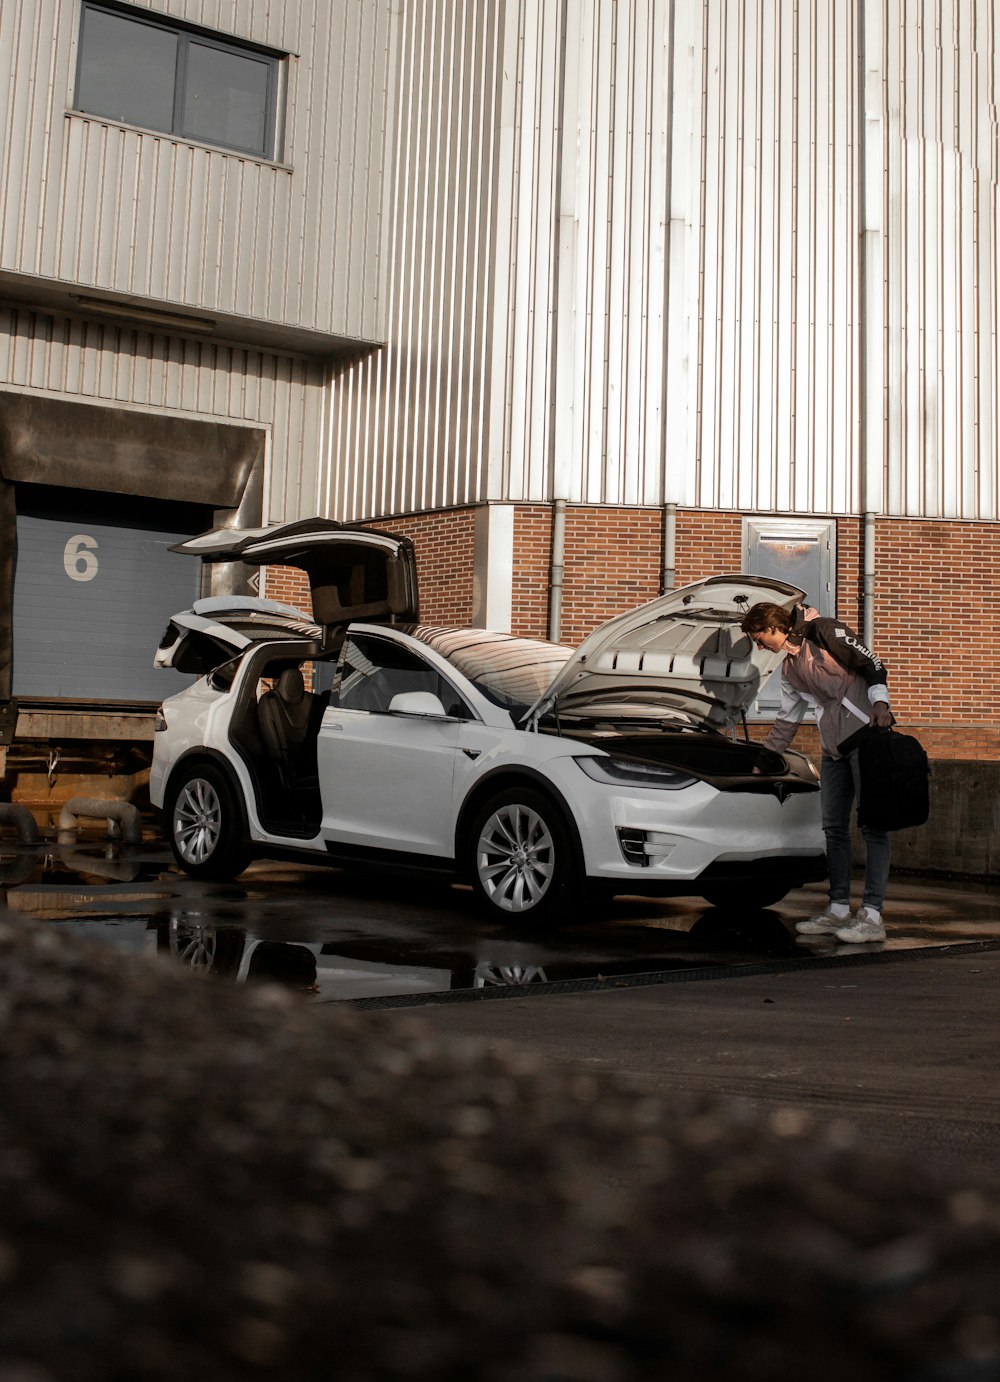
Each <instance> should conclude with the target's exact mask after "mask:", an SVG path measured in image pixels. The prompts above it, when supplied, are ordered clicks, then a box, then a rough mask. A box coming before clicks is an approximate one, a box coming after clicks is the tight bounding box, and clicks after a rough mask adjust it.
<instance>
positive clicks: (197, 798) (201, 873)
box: [166, 763, 251, 879]
mask: <svg viewBox="0 0 1000 1382" xmlns="http://www.w3.org/2000/svg"><path fill="white" fill-rule="evenodd" d="M166 824H167V832H168V835H169V838H170V847H171V849H172V850H173V852H174V858H175V859H176V860H177V862H178V863H179V864H180V866H181V868H182V869H184V870H185V872H186V873H189V874H190V875H191V877H192V878H209V879H228V878H235V877H236V875H237V874H239V873H242V872H243V870H244V869H245V868H246V866H247V864H249V862H250V858H251V850H250V844H249V841H248V840H247V828H246V817H245V815H244V812H243V809H242V806H241V804H240V802H239V801H238V800H237V798H236V794H235V793H234V792H233V789H232V787H231V786H230V785H229V780H228V778H227V777H226V775H225V774H224V773H223V772H222V771H221V770H220V769H219V768H216V767H214V766H213V765H212V764H211V763H200V764H198V765H197V766H196V767H192V768H189V769H188V770H187V771H186V772H184V773H183V774H182V775H181V777H179V778H178V780H177V782H176V784H175V786H174V787H173V789H172V790H171V793H170V800H169V802H168V803H167V811H166Z"/></svg>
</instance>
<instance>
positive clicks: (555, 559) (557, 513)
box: [549, 499, 566, 643]
mask: <svg viewBox="0 0 1000 1382" xmlns="http://www.w3.org/2000/svg"><path fill="white" fill-rule="evenodd" d="M565 559H566V500H565V499H554V500H553V501H552V557H551V560H550V563H549V638H550V639H551V640H552V642H553V643H558V642H559V634H560V631H561V628H562V593H563V571H564V570H565Z"/></svg>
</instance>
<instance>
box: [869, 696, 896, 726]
mask: <svg viewBox="0 0 1000 1382" xmlns="http://www.w3.org/2000/svg"><path fill="white" fill-rule="evenodd" d="M871 722H872V724H873V725H877V726H878V727H879V729H889V728H891V726H892V725H893V724H894V723H895V721H894V719H893V715H892V711H891V710H890V709H889V707H888V706H887V705H886V703H885V701H876V702H875V704H874V706H873V707H872V720H871Z"/></svg>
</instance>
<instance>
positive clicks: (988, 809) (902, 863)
mask: <svg viewBox="0 0 1000 1382" xmlns="http://www.w3.org/2000/svg"><path fill="white" fill-rule="evenodd" d="M892 862H893V867H894V868H903V869H916V870H924V871H928V872H938V873H947V874H952V873H954V874H963V875H965V876H967V877H980V878H989V879H994V878H996V879H1000V763H993V762H990V763H977V762H972V761H961V760H957V759H938V760H937V761H935V762H933V763H932V764H931V814H930V819H929V820H928V822H927V824H926V825H922V826H918V827H917V828H915V829H913V830H897V831H896V832H894V834H893V837H892Z"/></svg>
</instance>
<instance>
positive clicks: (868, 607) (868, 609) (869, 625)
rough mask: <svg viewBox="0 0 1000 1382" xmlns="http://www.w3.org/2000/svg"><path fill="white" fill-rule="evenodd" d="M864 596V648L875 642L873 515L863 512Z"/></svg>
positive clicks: (871, 645)
mask: <svg viewBox="0 0 1000 1382" xmlns="http://www.w3.org/2000/svg"><path fill="white" fill-rule="evenodd" d="M863 558H864V577H865V584H864V596H863V600H862V606H861V608H862V630H861V635H862V640H863V642H864V645H865V647H866V648H871V647H873V646H874V643H875V515H874V514H873V513H872V512H871V510H870V509H869V510H868V511H867V512H866V514H865V536H864V553H863Z"/></svg>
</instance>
